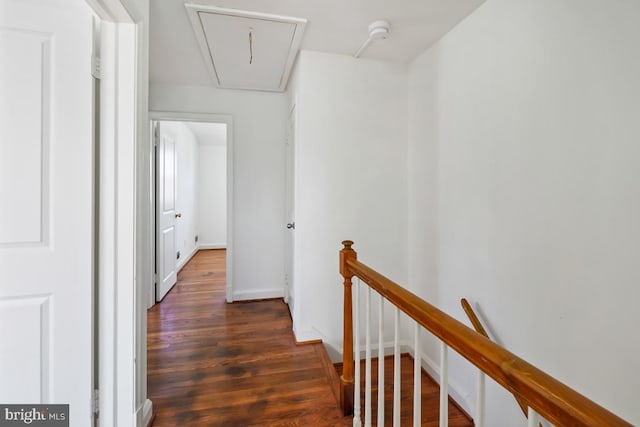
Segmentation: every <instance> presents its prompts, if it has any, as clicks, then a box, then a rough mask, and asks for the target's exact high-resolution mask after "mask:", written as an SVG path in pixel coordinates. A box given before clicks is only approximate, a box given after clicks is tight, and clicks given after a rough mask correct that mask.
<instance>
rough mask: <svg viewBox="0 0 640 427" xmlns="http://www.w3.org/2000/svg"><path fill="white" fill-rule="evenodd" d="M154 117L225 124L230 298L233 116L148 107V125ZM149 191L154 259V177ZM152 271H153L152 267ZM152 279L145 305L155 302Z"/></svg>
mask: <svg viewBox="0 0 640 427" xmlns="http://www.w3.org/2000/svg"><path fill="white" fill-rule="evenodd" d="M154 121H173V122H207V123H224V124H226V125H227V253H226V288H225V293H226V299H227V302H229V303H230V302H233V240H234V239H233V218H234V217H233V200H234V198H233V147H234V132H233V130H234V129H233V116H232V115H230V114H209V113H189V112H175V111H150V112H149V126H147V127H148V128H149V129H151V128H152V126H153V122H154ZM149 142H150V143H149V155H150V156H151V159H153V152H154V143H153V137H150V138H149ZM151 163H152V165H151V168H152V171H151V172H152V173H151V175H150V177H155V173H156V165H155V162H154V161H152V162H151ZM148 186H149V189H150V190H149V191H150V193H151V200H150V204H149V209H150V214H151V215H150V217H149V221H150V224H153V226H152V229H153V232H152V233H151V235H150V237H151V239H152V240H151V242H150V245H151V248H153V249H152V250H153V253H154V259H155V244H156V243H155V238H156V232H155V229H156V223H155V221H156V220H155V215H156V207H155V204H156V197H155V192H154V191H153V181H151V182H149V183H148ZM152 273H155V272H154V271H152ZM153 291H154V283H151V285H150V289H149V298H148V300H147V307H151V306H153V304H155V298H153V295H154V293H153Z"/></svg>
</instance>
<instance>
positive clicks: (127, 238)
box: [98, 22, 144, 427]
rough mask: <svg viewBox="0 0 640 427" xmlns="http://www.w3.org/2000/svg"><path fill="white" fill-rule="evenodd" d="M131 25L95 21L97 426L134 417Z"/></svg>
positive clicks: (125, 425)
mask: <svg viewBox="0 0 640 427" xmlns="http://www.w3.org/2000/svg"><path fill="white" fill-rule="evenodd" d="M137 30H138V26H137V25H130V24H129V25H120V24H117V23H112V22H102V24H101V37H102V43H101V44H102V70H101V77H102V79H101V98H100V99H101V103H100V122H101V126H100V129H101V131H100V146H99V153H100V154H99V157H100V160H99V161H100V176H99V188H100V190H99V197H100V212H99V217H100V223H99V224H100V225H99V230H98V233H99V236H100V237H99V242H100V246H99V261H98V262H99V271H100V275H99V279H98V282H99V283H98V304H99V319H98V323H99V336H98V340H99V344H98V348H99V352H100V357H99V367H98V371H99V373H98V374H99V384H98V386H99V388H100V423H101V425H117V426H119V427H130V426H134V425H135V424H136V420H135V415H136V414H135V409H134V407H135V399H136V396H135V391H136V380H135V379H136V363H135V360H136V346H135V342H136V341H135V340H136V336H137V331H138V328H137V325H138V316H139V310H138V309H137V307H136V298H135V274H136V271H135V251H136V249H135V243H136V242H135V235H136V234H135V233H136V217H135V183H136V180H135V176H136V164H135V162H136V132H137V128H136V124H137V110H136V93H137V92H136V78H137V74H136V63H137V55H136V54H137V52H136V45H137V38H136V33H137ZM139 369H144V367H142V368H139Z"/></svg>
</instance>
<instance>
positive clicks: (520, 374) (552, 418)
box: [340, 240, 632, 427]
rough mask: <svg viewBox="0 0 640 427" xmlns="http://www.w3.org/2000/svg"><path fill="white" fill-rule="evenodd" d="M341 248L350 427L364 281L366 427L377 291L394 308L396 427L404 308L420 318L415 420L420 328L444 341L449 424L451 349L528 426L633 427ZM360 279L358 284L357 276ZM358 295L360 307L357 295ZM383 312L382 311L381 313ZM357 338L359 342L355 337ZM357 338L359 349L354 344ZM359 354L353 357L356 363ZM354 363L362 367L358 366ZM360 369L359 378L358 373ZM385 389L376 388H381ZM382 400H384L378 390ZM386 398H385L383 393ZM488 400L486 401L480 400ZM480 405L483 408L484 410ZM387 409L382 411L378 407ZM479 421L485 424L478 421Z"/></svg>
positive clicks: (417, 360)
mask: <svg viewBox="0 0 640 427" xmlns="http://www.w3.org/2000/svg"><path fill="white" fill-rule="evenodd" d="M342 243H343V245H344V247H343V249H342V250H341V251H340V274H341V275H342V277H343V278H344V347H343V348H344V351H343V373H342V376H341V391H340V402H341V405H342V410H343V413H344V414H345V415H353V417H354V418H353V425H354V426H360V425H362V419H361V409H360V351H361V349H360V329H361V325H360V287H361V286H360V285H359V283H358V282H360V281H361V282H364V283H365V284H366V285H367V286H364V288H365V289H364V290H365V292H366V294H365V298H364V300H365V325H364V328H365V331H366V333H365V354H366V356H365V359H366V360H365V365H366V367H365V384H366V385H365V414H364V424H365V426H370V425H371V339H370V323H371V322H370V317H371V316H370V311H371V294H372V291H373V292H376V293H377V294H378V295H379V299H378V301H379V311H380V313H381V314H382V307H383V300H385V299H386V300H387V301H389V302H390V303H391V304H392V305H393V306H394V333H395V339H394V384H393V387H394V398H393V425H394V426H400V417H399V413H400V357H399V356H400V351H399V338H398V336H399V326H398V325H399V312H400V311H402V312H403V313H405V314H406V315H407V316H408V317H410V318H412V319H413V320H414V321H415V324H414V342H413V346H414V354H415V356H414V393H413V395H414V402H413V425H414V426H419V425H420V423H421V420H420V417H421V407H420V402H421V377H420V375H421V357H420V348H421V347H420V330H421V328H424V329H425V330H427V331H429V332H430V333H432V334H433V335H434V336H436V337H437V338H438V339H439V340H440V342H441V347H440V355H441V359H440V360H441V366H440V371H441V372H440V414H439V416H440V426H441V427H446V426H447V424H448V405H447V404H448V391H447V384H448V379H447V377H448V375H447V359H448V356H447V352H448V349H449V348H451V349H453V350H455V351H456V352H457V353H458V354H460V355H461V356H462V357H464V358H465V359H467V360H468V361H469V362H470V363H472V364H473V365H474V366H476V367H477V368H478V369H479V371H480V374H479V379H480V378H482V381H483V380H484V374H486V375H488V376H490V377H491V378H493V379H494V380H495V381H496V382H497V383H498V384H500V385H501V386H502V387H504V388H505V389H506V390H507V391H509V392H510V393H512V394H513V395H514V396H515V397H516V398H517V399H518V401H519V402H523V404H525V405H526V408H527V415H528V426H529V427H537V426H538V425H539V416H540V415H541V416H542V417H544V418H545V419H546V420H547V421H549V422H551V423H553V424H554V425H556V426H592V427H601V426H608V427H618V426H620V427H632V425H631V424H629V423H628V422H626V421H624V420H623V419H621V418H619V417H618V416H616V415H615V414H613V413H611V412H609V411H608V410H607V409H605V408H603V407H601V406H599V405H598V404H597V403H595V402H593V401H591V400H589V399H588V398H586V397H585V396H583V395H581V394H580V393H578V392H576V391H575V390H573V389H571V388H570V387H568V386H566V385H565V384H563V383H561V382H560V381H558V380H556V379H555V378H553V377H551V376H550V375H548V374H546V373H545V372H543V371H541V370H540V369H538V368H536V367H535V366H533V365H531V364H530V363H528V362H526V361H525V360H523V359H521V358H519V357H518V356H516V355H515V354H513V353H511V352H509V351H508V350H506V349H504V348H503V347H501V346H499V345H498V344H496V343H494V342H492V341H491V340H489V339H488V338H487V337H485V336H483V335H481V334H479V333H477V332H476V331H474V330H472V329H471V328H469V327H467V326H466V325H464V324H463V323H461V322H459V321H458V320H456V319H454V318H453V317H451V316H449V315H447V314H446V313H444V312H442V311H440V310H439V309H437V308H436V307H434V306H433V305H431V304H429V303H428V302H426V301H425V300H423V299H421V298H420V297H418V296H416V295H415V294H413V293H411V292H409V291H408V290H406V289H404V288H402V287H401V286H399V285H398V284H396V283H394V282H393V281H391V280H389V279H387V278H386V277H384V276H383V275H381V274H380V273H378V272H376V271H375V270H373V269H372V268H370V267H368V266H366V265H365V264H363V263H361V262H359V261H358V259H357V254H356V252H355V251H354V250H353V248H352V246H353V242H352V241H350V240H346V241H344V242H342ZM354 277H356V278H357V279H358V280H357V281H356V284H355V285H354V283H353V278H354ZM354 299H355V304H354V303H353V300H354ZM380 317H382V316H380ZM382 329H383V328H382V321H380V320H379V321H378V351H379V353H378V357H379V358H380V359H379V363H378V369H379V373H378V378H383V377H384V370H383V369H384V363H380V362H381V361H382V360H383V356H382V357H381V355H383V353H382V351H383V347H384V345H383V330H382ZM354 337H355V340H354ZM354 342H355V343H356V346H355V347H354ZM354 354H355V360H354ZM354 366H356V367H358V369H355V370H354ZM354 371H355V378H354ZM383 388H384V387H380V386H379V387H378V390H379V392H380V389H383ZM378 396H379V397H378V402H383V398H380V395H378ZM382 396H384V395H382ZM481 400H484V399H481ZM477 406H478V408H476V410H477V412H478V414H477V415H479V417H480V420H482V419H483V415H482V414H483V412H484V402H483V401H481V402H478V404H477ZM481 406H482V407H481ZM381 407H382V409H381ZM377 419H378V426H383V425H384V404H382V405H381V404H378V413H377ZM481 423H482V421H481Z"/></svg>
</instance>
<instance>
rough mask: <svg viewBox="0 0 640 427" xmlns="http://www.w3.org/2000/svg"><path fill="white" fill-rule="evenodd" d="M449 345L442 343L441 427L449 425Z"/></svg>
mask: <svg viewBox="0 0 640 427" xmlns="http://www.w3.org/2000/svg"><path fill="white" fill-rule="evenodd" d="M447 348H448V347H447V345H446V344H445V343H444V342H442V341H441V342H440V365H441V366H440V427H447V426H448V425H449V357H448V355H447Z"/></svg>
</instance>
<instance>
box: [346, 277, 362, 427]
mask: <svg viewBox="0 0 640 427" xmlns="http://www.w3.org/2000/svg"><path fill="white" fill-rule="evenodd" d="M353 293H354V295H353V301H354V304H353V346H354V347H355V351H354V353H355V354H354V365H355V369H354V374H355V378H354V380H353V382H354V391H353V427H361V426H362V420H361V419H360V279H356V282H355V283H354V286H353ZM344 351H348V349H344Z"/></svg>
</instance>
